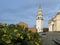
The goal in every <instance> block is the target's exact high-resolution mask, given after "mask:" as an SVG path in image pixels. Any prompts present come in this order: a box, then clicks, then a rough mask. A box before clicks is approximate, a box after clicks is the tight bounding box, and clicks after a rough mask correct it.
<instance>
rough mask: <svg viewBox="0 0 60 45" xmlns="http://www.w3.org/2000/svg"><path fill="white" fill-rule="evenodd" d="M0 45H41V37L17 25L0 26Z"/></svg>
mask: <svg viewBox="0 0 60 45" xmlns="http://www.w3.org/2000/svg"><path fill="white" fill-rule="evenodd" d="M0 45H41V36H40V35H39V34H38V33H33V32H31V31H28V29H26V28H24V27H22V26H19V25H17V26H16V25H14V24H10V25H7V24H0Z"/></svg>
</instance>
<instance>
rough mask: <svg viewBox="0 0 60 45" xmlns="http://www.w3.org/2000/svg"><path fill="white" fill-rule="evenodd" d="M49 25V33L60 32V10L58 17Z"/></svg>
mask: <svg viewBox="0 0 60 45" xmlns="http://www.w3.org/2000/svg"><path fill="white" fill-rule="evenodd" d="M48 24H49V32H53V31H60V10H59V11H58V12H57V14H56V16H54V17H53V18H52V19H51V20H49V22H48Z"/></svg>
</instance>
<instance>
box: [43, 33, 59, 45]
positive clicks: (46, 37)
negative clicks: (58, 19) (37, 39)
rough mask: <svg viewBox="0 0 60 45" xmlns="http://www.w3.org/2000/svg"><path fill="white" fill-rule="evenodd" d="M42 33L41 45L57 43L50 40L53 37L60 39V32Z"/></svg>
mask: <svg viewBox="0 0 60 45" xmlns="http://www.w3.org/2000/svg"><path fill="white" fill-rule="evenodd" d="M42 34H43V33H42ZM44 34H46V35H44ZM44 34H43V35H42V45H57V44H55V43H54V42H53V41H52V40H54V39H59V40H60V32H47V33H44Z"/></svg>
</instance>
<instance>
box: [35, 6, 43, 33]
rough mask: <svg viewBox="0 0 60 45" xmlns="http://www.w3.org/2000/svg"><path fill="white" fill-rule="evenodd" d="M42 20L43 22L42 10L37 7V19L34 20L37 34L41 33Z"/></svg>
mask: <svg viewBox="0 0 60 45" xmlns="http://www.w3.org/2000/svg"><path fill="white" fill-rule="evenodd" d="M42 20H43V17H42V8H40V7H39V8H38V15H37V18H36V29H37V32H43V26H42Z"/></svg>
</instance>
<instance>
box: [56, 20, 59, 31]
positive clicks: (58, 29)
mask: <svg viewBox="0 0 60 45" xmlns="http://www.w3.org/2000/svg"><path fill="white" fill-rule="evenodd" d="M56 27H57V30H56V31H60V20H57V25H56Z"/></svg>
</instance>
